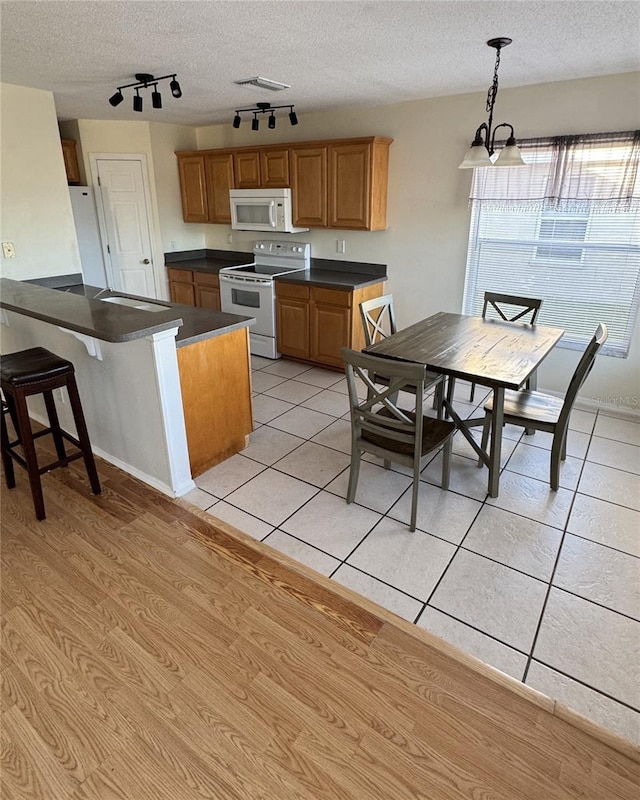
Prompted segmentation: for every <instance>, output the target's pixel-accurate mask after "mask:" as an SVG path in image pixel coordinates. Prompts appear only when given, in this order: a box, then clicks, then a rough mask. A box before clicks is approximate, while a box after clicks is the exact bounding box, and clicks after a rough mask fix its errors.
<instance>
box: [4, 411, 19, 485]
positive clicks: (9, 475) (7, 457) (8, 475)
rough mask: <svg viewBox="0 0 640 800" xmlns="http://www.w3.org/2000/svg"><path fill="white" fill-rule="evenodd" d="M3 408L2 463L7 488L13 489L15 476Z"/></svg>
mask: <svg viewBox="0 0 640 800" xmlns="http://www.w3.org/2000/svg"><path fill="white" fill-rule="evenodd" d="M5 413H6V412H5V410H4V408H3V409H2V413H1V414H0V438H1V444H2V464H3V466H4V479H5V481H6V482H7V489H13V488H14V487H15V485H16V476H15V471H14V468H13V458H11V454H10V452H9V431H8V430H7V423H6V420H5V418H4V415H5Z"/></svg>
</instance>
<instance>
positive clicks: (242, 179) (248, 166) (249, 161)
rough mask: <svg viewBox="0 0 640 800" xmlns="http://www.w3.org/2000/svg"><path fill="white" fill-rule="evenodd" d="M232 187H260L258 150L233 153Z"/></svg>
mask: <svg viewBox="0 0 640 800" xmlns="http://www.w3.org/2000/svg"><path fill="white" fill-rule="evenodd" d="M233 175H234V188H236V189H259V188H260V152H259V151H258V150H252V151H249V152H246V153H242V152H241V153H234V154H233Z"/></svg>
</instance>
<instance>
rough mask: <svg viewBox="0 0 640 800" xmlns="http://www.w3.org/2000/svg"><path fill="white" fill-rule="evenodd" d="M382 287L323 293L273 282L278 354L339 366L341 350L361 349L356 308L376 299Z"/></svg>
mask: <svg viewBox="0 0 640 800" xmlns="http://www.w3.org/2000/svg"><path fill="white" fill-rule="evenodd" d="M382 290H383V284H382V283H376V284H374V285H372V286H365V287H364V288H362V289H353V290H349V289H327V288H324V287H319V286H305V285H302V284H295V283H284V282H278V281H277V282H276V326H277V341H278V350H279V351H280V352H281V353H282V354H283V355H286V356H290V357H292V358H298V359H302V360H304V361H312V362H314V363H317V364H324V365H326V366H331V367H339V368H341V367H342V366H343V361H342V352H341V351H342V348H343V347H351V348H353V349H354V350H362V348H363V347H364V346H365V342H364V333H363V331H362V322H361V320H360V310H359V306H360V303H362V302H363V301H365V300H370V299H371V298H373V297H380V295H381V294H382Z"/></svg>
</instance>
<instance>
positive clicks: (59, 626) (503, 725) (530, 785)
mask: <svg viewBox="0 0 640 800" xmlns="http://www.w3.org/2000/svg"><path fill="white" fill-rule="evenodd" d="M99 471H100V474H101V477H102V481H103V494H102V495H101V496H100V497H97V498H93V497H91V496H90V495H89V490H88V483H87V480H86V478H85V476H84V475H83V472H82V468H81V467H80V466H79V465H78V462H76V463H75V464H74V465H73V466H72V467H70V468H68V469H66V470H56V472H55V473H52V474H50V475H47V476H45V477H44V484H45V502H46V508H47V514H48V517H47V520H46V521H44V522H41V523H39V522H37V521H36V520H35V517H34V514H33V509H32V505H31V499H30V496H29V493H28V488H27V487H28V483H27V480H26V475H25V473H24V472H23V471H22V470H17V479H18V487H17V488H16V489H14V490H12V491H8V490H7V489H6V488H5V487H4V485H3V491H2V647H3V658H2V672H1V674H2V709H3V715H2V732H1V737H2V797H3V798H4V800H15V798H30V799H31V798H46V800H67V798H68V799H69V800H98V799H99V800H107V799H108V800H165V799H166V800H193V799H194V798H215V800H227V799H228V800H240V799H242V800H248V799H250V800H253V798H256V799H257V798H260V799H261V800H290V799H291V800H293V799H294V798H295V800H323V799H324V798H332V799H339V800H346V799H348V798H354V799H357V800H376V799H377V798H380V800H403V799H404V798H407V799H409V798H410V799H411V800H416V799H417V798H422V799H423V800H441V799H442V800H445V799H446V800H449V799H450V798H451V799H453V798H469V799H471V798H473V799H474V800H516V799H517V800H527V799H528V798H532V799H533V798H536V800H538V799H541V800H555V799H556V798H582V799H583V800H584V799H587V800H589V799H591V798H592V799H593V800H605V799H606V798H629V800H631V798H633V800H638V796H639V788H640V760H639V757H638V751H637V750H635V749H634V748H633V747H632V746H631V745H630V744H626V743H625V742H623V741H622V740H619V739H617V738H616V737H614V736H613V735H609V734H607V733H606V732H604V731H603V730H602V729H600V728H597V727H596V726H593V725H591V723H588V722H587V721H586V720H583V719H582V718H579V717H577V716H575V715H573V714H572V712H570V711H568V710H567V709H563V708H561V707H560V706H557V705H556V704H554V703H553V702H552V701H551V700H549V699H548V698H545V697H544V696H542V695H539V694H537V693H536V692H534V691H533V690H531V689H529V688H528V687H526V686H523V685H522V684H520V683H517V682H515V681H512V680H511V679H509V678H507V677H505V676H502V675H501V674H500V673H497V672H494V671H493V670H491V669H490V668H489V667H485V666H483V665H480V663H479V662H476V661H475V660H473V659H471V658H470V657H466V656H463V655H462V654H460V653H459V652H458V651H456V650H455V649H454V648H452V647H450V646H449V645H447V644H445V643H443V642H441V641H440V640H438V639H436V638H433V637H431V636H430V635H429V634H428V633H427V632H425V631H421V630H419V629H417V628H415V626H412V625H411V624H409V623H408V622H405V621H404V620H401V619H399V618H397V617H395V616H393V615H392V614H390V613H388V612H386V611H384V610H382V609H380V608H379V607H377V606H375V605H373V604H372V603H370V602H368V601H366V600H364V599H359V598H358V597H357V595H355V594H353V593H352V592H350V591H349V590H347V589H343V588H342V587H340V586H338V585H337V584H335V583H331V582H329V581H328V580H327V579H324V578H322V577H320V576H315V574H314V573H312V572H311V571H310V570H308V569H306V568H305V567H303V566H301V565H294V562H291V561H288V560H287V558H286V557H285V556H282V555H279V554H275V553H274V552H273V551H270V550H269V549H268V548H267V547H266V546H265V545H262V544H260V543H257V542H254V541H253V540H251V539H249V538H248V537H245V536H244V535H242V534H235V533H233V532H232V531H233V529H231V528H229V527H228V526H225V525H223V524H222V523H220V525H214V524H212V523H211V522H209V521H207V520H206V519H205V515H204V514H202V513H201V512H198V511H196V510H194V512H193V513H192V511H191V510H189V509H188V507H187V506H186V505H181V504H180V503H179V502H172V501H170V500H168V499H167V498H165V497H163V496H162V495H160V494H158V493H156V492H154V491H153V490H150V489H149V488H147V487H146V486H144V485H143V484H141V483H139V482H137V481H136V480H134V479H132V478H130V477H129V476H127V475H125V474H124V473H122V472H120V471H119V470H117V469H115V468H114V467H111V466H109V465H107V464H105V463H104V462H99ZM585 646H586V644H585Z"/></svg>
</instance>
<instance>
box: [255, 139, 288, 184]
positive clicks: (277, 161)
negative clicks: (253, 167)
mask: <svg viewBox="0 0 640 800" xmlns="http://www.w3.org/2000/svg"><path fill="white" fill-rule="evenodd" d="M260 185H261V186H262V187H263V188H265V189H280V188H283V187H285V186H289V185H290V184H289V151H288V150H287V149H283V150H265V151H263V152H261V153H260Z"/></svg>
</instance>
